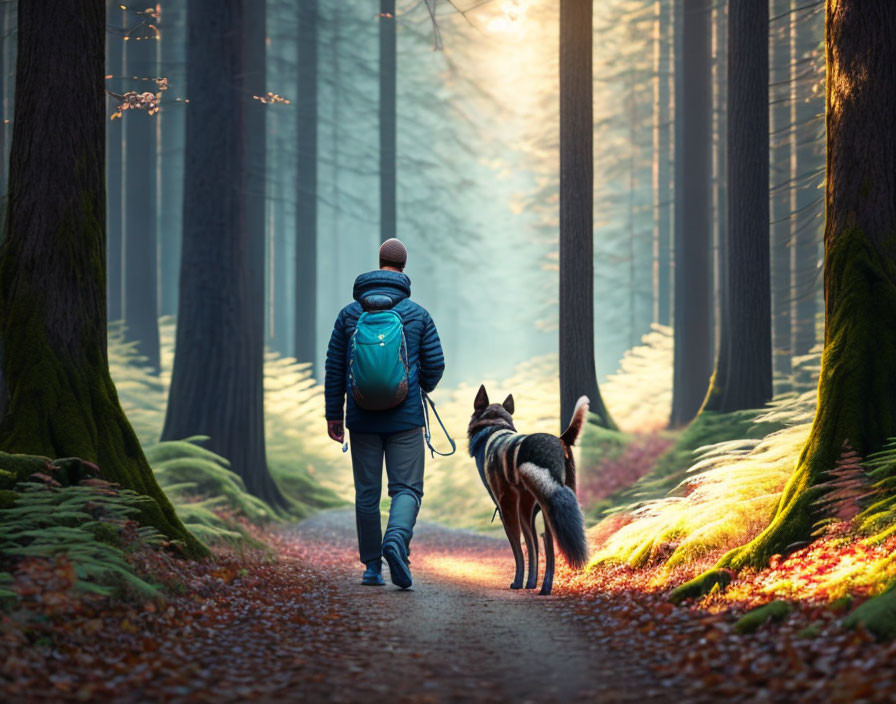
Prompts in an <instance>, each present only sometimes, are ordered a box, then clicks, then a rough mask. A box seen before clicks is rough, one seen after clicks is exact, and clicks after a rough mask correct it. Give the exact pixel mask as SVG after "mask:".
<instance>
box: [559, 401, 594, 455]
mask: <svg viewBox="0 0 896 704" xmlns="http://www.w3.org/2000/svg"><path fill="white" fill-rule="evenodd" d="M589 404H590V401H588V397H587V396H580V397H579V400H578V401H576V407H575V410H573V412H572V420H571V421H569V427H568V428H567V429H566V430H564V431H563V435H561V436H560V439H561V440H562V441H563V442H565V443H566V444H567V445H568V446H569V447H572V446H573V445H575V444H576V439H578V437H579V433H581V432H582V426H584V425H585V420H586V418H587V417H588V407H589Z"/></svg>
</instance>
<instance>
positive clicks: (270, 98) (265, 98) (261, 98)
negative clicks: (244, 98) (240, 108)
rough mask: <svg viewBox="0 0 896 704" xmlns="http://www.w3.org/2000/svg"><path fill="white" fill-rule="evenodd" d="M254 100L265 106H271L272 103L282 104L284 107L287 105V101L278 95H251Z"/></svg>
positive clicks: (268, 93)
mask: <svg viewBox="0 0 896 704" xmlns="http://www.w3.org/2000/svg"><path fill="white" fill-rule="evenodd" d="M252 97H253V98H254V99H255V100H257V101H258V102H260V103H263V104H265V105H273V104H274V103H283V104H284V105H289V100H288V99H286V98H284V97H283V96H282V95H279V94H278V93H271V92H270V91H268V92H267V94H265V95H253V96H252Z"/></svg>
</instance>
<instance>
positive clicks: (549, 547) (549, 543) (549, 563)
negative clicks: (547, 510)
mask: <svg viewBox="0 0 896 704" xmlns="http://www.w3.org/2000/svg"><path fill="white" fill-rule="evenodd" d="M542 513H544V512H543V511H542ZM553 584H554V534H553V533H551V525H550V522H549V521H548V517H547V514H544V581H543V582H542V583H541V591H540V592H539V594H541V595H547V594H550V593H551V587H552V586H553Z"/></svg>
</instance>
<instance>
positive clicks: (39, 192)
mask: <svg viewBox="0 0 896 704" xmlns="http://www.w3.org/2000/svg"><path fill="white" fill-rule="evenodd" d="M18 29H19V34H18V36H19V60H18V68H17V71H16V121H15V126H14V128H13V136H12V151H11V158H10V183H9V194H10V203H9V209H8V212H7V220H6V225H7V228H8V229H7V232H8V234H7V238H6V241H5V242H4V244H3V248H2V251H0V343H2V350H3V355H2V369H3V378H4V380H5V385H4V388H3V389H2V391H3V395H4V398H3V399H2V403H0V406H2V407H3V409H4V413H3V418H2V421H0V449H2V450H3V451H4V452H9V453H25V454H35V455H45V456H48V457H56V458H59V457H70V456H76V457H80V458H82V459H84V460H87V461H90V462H94V463H96V464H97V465H98V466H99V467H100V471H101V473H102V476H103V478H105V479H107V480H110V481H113V482H117V483H119V484H121V485H122V486H124V487H125V488H127V489H133V490H134V491H137V492H139V493H141V494H143V495H145V496H146V497H147V500H146V501H145V502H144V504H143V506H142V509H143V520H145V521H146V522H147V523H149V524H151V525H154V526H155V527H156V528H158V529H159V530H161V531H162V532H164V533H165V534H166V535H168V536H170V537H172V538H176V539H178V540H182V541H183V542H184V545H185V546H186V549H187V551H188V552H190V553H193V554H201V553H204V552H205V549H204V548H203V546H202V545H201V544H200V543H199V542H198V541H197V540H196V539H195V538H193V537H192V536H191V535H190V534H189V533H188V532H187V531H186V530H185V529H184V527H183V525H182V524H181V522H180V520H179V519H178V518H177V516H176V515H175V513H174V509H173V508H172V506H171V504H170V503H169V501H168V499H167V498H166V497H165V495H164V493H162V491H161V489H160V488H159V486H158V485H157V484H156V481H155V478H154V476H153V473H152V470H151V469H150V467H149V465H148V463H147V461H146V458H145V457H144V455H143V451H142V450H141V448H140V443H139V442H138V440H137V437H136V435H135V434H134V431H133V430H132V429H131V426H130V424H129V423H128V420H127V418H126V417H125V415H124V413H123V412H122V410H121V406H120V405H119V403H118V396H117V394H116V391H115V386H114V385H113V383H112V380H111V378H110V377H109V368H108V362H107V358H106V288H105V287H106V281H105V264H106V262H105V251H106V249H105V247H106V241H105V227H104V223H103V219H104V217H105V208H106V202H105V195H106V192H105V175H104V174H105V153H106V150H105V123H106V115H105V104H106V101H105V94H104V90H105V81H104V78H103V77H104V74H105V65H104V64H105V30H106V10H105V2H104V0H48V2H43V3H28V2H25V3H21V4H20V5H19V19H18ZM60 66H64V67H65V70H64V71H61V70H60ZM59 105H65V106H66V115H65V119H64V120H48V119H47V116H48V115H52V114H54V112H55V111H57V110H58V107H59Z"/></svg>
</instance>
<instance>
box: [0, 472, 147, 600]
mask: <svg viewBox="0 0 896 704" xmlns="http://www.w3.org/2000/svg"><path fill="white" fill-rule="evenodd" d="M16 494H17V496H16V500H15V503H14V504H13V505H12V506H11V507H10V508H6V509H3V510H0V600H2V601H4V602H9V601H14V600H16V599H17V598H18V594H17V592H16V591H14V590H13V589H12V585H13V583H14V581H15V574H17V573H18V572H19V571H21V570H22V569H23V568H24V569H25V571H27V570H28V569H29V567H33V564H34V563H35V562H38V563H40V564H41V565H54V566H56V565H57V564H62V565H63V567H62V569H64V570H71V572H72V575H73V578H74V587H75V588H76V589H77V590H79V591H83V592H90V593H93V594H99V595H103V596H111V595H113V594H117V593H121V592H124V591H130V592H133V593H135V594H137V595H139V596H140V597H144V598H145V597H154V596H156V595H157V594H158V592H157V589H156V587H155V586H153V585H152V584H150V583H149V582H147V581H145V580H144V579H143V578H142V577H140V576H138V575H137V573H136V572H135V570H134V568H133V566H132V565H131V564H130V563H129V562H128V561H127V559H126V556H127V553H128V552H129V551H130V550H133V549H135V547H137V546H141V547H144V546H145V547H161V546H162V545H163V544H165V538H164V536H162V535H161V534H160V533H159V532H158V531H157V530H155V529H154V528H152V527H148V526H139V525H138V524H137V523H136V522H135V521H134V520H133V519H134V516H135V515H136V514H138V513H140V508H139V505H140V503H141V502H142V501H145V498H144V497H142V496H140V495H139V494H136V493H134V492H132V491H128V490H124V489H120V488H118V487H116V486H115V485H111V484H107V483H106V482H103V481H101V480H96V479H92V480H86V481H85V482H84V483H82V484H79V485H76V486H65V487H63V486H60V485H58V484H57V483H56V482H53V481H52V480H49V482H46V483H45V482H41V481H26V482H21V483H19V484H18V485H17V486H16ZM60 561H61V563H60Z"/></svg>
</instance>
